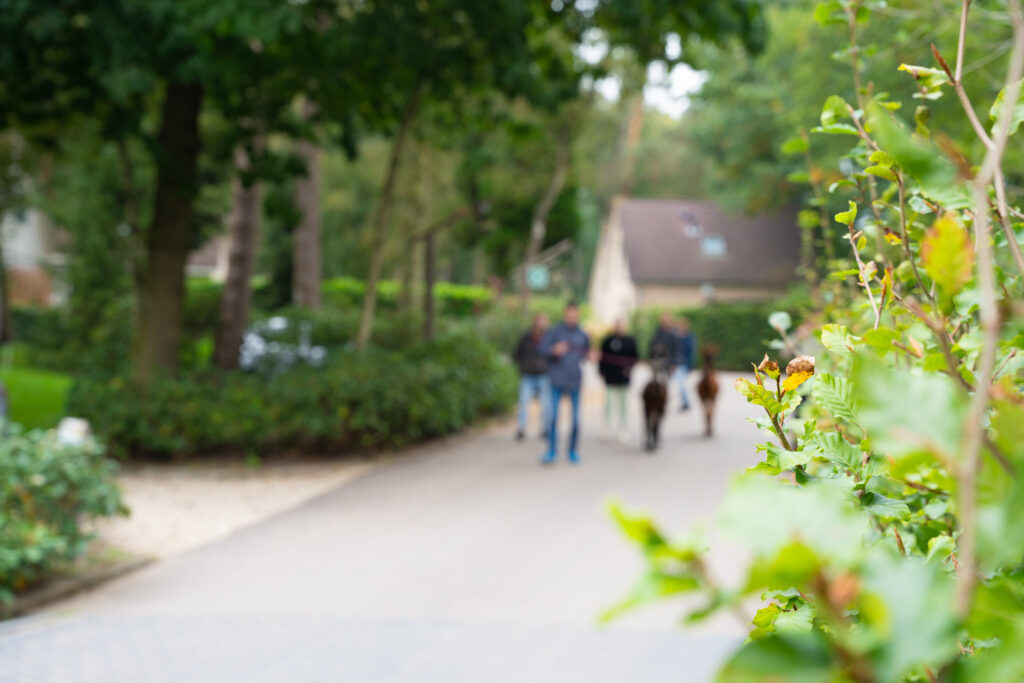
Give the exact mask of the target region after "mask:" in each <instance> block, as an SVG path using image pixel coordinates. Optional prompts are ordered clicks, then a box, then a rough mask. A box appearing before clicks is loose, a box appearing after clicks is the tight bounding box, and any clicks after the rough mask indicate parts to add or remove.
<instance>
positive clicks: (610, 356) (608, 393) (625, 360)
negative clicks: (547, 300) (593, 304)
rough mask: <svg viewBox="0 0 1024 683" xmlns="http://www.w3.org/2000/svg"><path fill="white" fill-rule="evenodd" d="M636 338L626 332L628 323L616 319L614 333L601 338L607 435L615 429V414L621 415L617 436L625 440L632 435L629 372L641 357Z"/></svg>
mask: <svg viewBox="0 0 1024 683" xmlns="http://www.w3.org/2000/svg"><path fill="white" fill-rule="evenodd" d="M637 356H638V354H637V349H636V339H634V338H633V337H632V336H631V335H629V334H626V324H625V323H624V322H623V321H622V320H621V319H620V320H616V321H615V325H614V327H613V328H612V332H611V334H609V335H608V336H607V337H605V338H604V341H603V342H601V361H600V363H599V364H598V372H600V373H601V377H602V378H603V379H604V384H605V391H604V437H607V436H608V435H609V434H611V433H612V430H613V425H612V415H613V414H614V415H616V416H617V422H618V429H617V432H616V433H617V436H618V439H619V440H620V441H622V442H625V441H626V439H627V437H628V431H627V429H626V394H627V393H628V391H629V375H630V372H631V371H632V370H633V366H634V365H635V364H636V361H637Z"/></svg>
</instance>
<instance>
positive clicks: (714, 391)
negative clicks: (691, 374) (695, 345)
mask: <svg viewBox="0 0 1024 683" xmlns="http://www.w3.org/2000/svg"><path fill="white" fill-rule="evenodd" d="M717 357H718V347H717V346H715V345H714V344H706V345H705V346H704V347H703V348H702V349H701V359H702V363H701V378H700V381H699V382H697V396H699V397H700V402H701V404H702V405H703V406H704V436H711V435H712V434H713V432H714V427H713V423H714V419H715V398H717V397H718V373H717V372H716V371H715V358H717Z"/></svg>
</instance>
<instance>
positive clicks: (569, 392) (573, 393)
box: [548, 387, 580, 456]
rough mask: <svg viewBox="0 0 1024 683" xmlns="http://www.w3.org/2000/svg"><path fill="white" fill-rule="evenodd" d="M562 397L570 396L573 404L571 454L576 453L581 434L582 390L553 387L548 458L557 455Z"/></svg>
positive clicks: (570, 439)
mask: <svg viewBox="0 0 1024 683" xmlns="http://www.w3.org/2000/svg"><path fill="white" fill-rule="evenodd" d="M562 396H568V397H569V400H570V401H571V402H572V435H571V436H570V437H569V453H575V452H576V441H577V440H578V439H579V433H580V390H579V389H561V388H559V387H551V422H550V423H549V424H550V425H551V427H550V428H549V429H548V456H553V455H554V454H555V448H556V447H557V445H558V406H559V404H560V403H561V402H562Z"/></svg>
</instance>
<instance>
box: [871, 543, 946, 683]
mask: <svg viewBox="0 0 1024 683" xmlns="http://www.w3.org/2000/svg"><path fill="white" fill-rule="evenodd" d="M863 587H864V591H865V592H866V593H869V594H872V595H874V596H876V597H878V598H879V599H880V600H881V602H882V604H883V605H884V612H883V613H882V614H880V615H878V616H873V618H870V620H869V623H868V624H866V626H867V627H868V628H871V629H873V630H877V631H879V632H881V633H883V634H885V636H886V639H885V641H884V643H883V644H882V646H881V648H880V650H879V651H878V652H877V653H875V654H874V655H873V657H872V659H873V660H874V663H875V667H876V674H877V677H878V680H883V681H899V680H904V676H906V675H908V674H910V673H911V672H914V671H918V670H919V667H920V666H921V665H922V664H924V665H927V666H929V667H931V668H932V669H934V670H938V669H940V668H941V667H942V664H944V663H945V662H947V661H950V660H951V659H952V658H953V657H955V656H956V653H957V637H956V636H957V620H956V617H955V615H954V613H953V580H952V579H951V577H950V576H949V575H947V574H946V572H945V571H944V570H943V568H942V567H941V566H940V565H938V564H935V563H926V562H925V561H924V560H923V559H922V558H917V557H895V556H893V555H892V554H890V553H888V552H882V551H881V549H879V551H878V552H875V553H872V554H871V556H870V561H869V563H868V564H867V566H866V568H865V571H864V574H863Z"/></svg>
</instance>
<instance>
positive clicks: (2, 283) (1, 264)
mask: <svg viewBox="0 0 1024 683" xmlns="http://www.w3.org/2000/svg"><path fill="white" fill-rule="evenodd" d="M3 215H4V214H3V212H2V211H0V218H2V217H3ZM6 259H7V254H6V253H5V252H4V245H3V234H2V233H0V344H6V343H7V342H9V341H12V340H13V339H14V330H13V329H11V293H10V287H9V285H10V282H8V279H7V260H6ZM2 417H6V415H0V418H2Z"/></svg>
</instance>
